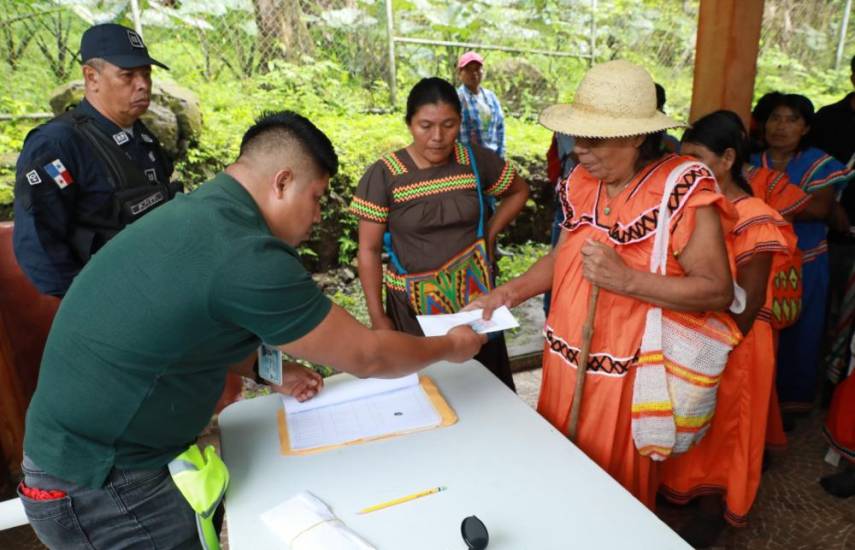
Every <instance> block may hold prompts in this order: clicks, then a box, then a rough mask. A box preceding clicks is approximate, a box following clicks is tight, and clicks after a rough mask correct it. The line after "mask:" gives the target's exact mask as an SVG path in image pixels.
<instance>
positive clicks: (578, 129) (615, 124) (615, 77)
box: [539, 59, 685, 138]
mask: <svg viewBox="0 0 855 550" xmlns="http://www.w3.org/2000/svg"><path fill="white" fill-rule="evenodd" d="M539 120H540V123H541V124H542V125H544V126H546V127H547V128H549V129H550V130H553V131H555V132H561V133H562V134H569V135H571V136H578V137H595V138H612V137H624V136H637V135H642V134H652V133H654V132H659V131H661V130H667V129H668V128H679V127H682V126H685V124H682V123H680V122H677V121H676V120H674V119H672V118H671V117H669V116H667V115H665V114H663V113H661V112H659V111H657V110H656V88H655V87H654V84H653V79H652V78H651V77H650V74H649V73H648V72H647V71H646V70H644V69H643V68H642V67H639V66H638V65H635V64H633V63H630V62H629V61H624V60H621V59H619V60H616V61H609V62H608V63H602V64H600V65H595V66H593V67H591V69H590V70H589V71H588V73H587V74H586V75H585V78H583V79H582V82H581V83H580V84H579V87H578V88H577V89H576V97H575V98H574V99H573V104H572V105H567V104H563V103H559V104H557V105H552V106H550V107H547V108H546V109H544V111H543V112H542V113H540V119H539Z"/></svg>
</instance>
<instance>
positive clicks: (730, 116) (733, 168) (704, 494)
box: [662, 111, 796, 548]
mask: <svg viewBox="0 0 855 550" xmlns="http://www.w3.org/2000/svg"><path fill="white" fill-rule="evenodd" d="M680 151H681V152H682V153H685V154H687V155H690V156H693V157H695V158H697V159H699V160H700V161H702V162H704V163H705V164H706V165H707V166H709V167H710V169H711V170H712V171H713V173H714V174H715V177H716V180H718V183H719V186H720V188H721V191H722V193H724V196H725V197H726V198H727V199H728V201H730V202H731V203H732V204H733V205H734V206H735V207H736V211H737V213H738V215H739V218H738V220H737V223H736V226H735V227H734V228H733V229H732V230H731V232H730V235H728V238H729V239H730V241H731V245H732V249H733V253H734V255H735V257H736V275H737V281H738V284H739V286H740V287H742V288H743V289H745V291H746V307H745V309H744V310H743V311H742V312H741V313H739V314H734V315H733V317H734V320H735V321H736V323H737V325H738V326H739V328H740V330H741V331H742V333H743V334H744V335H745V336H744V338H743V340H742V342H741V343H740V344H739V345H738V346H737V347H736V348H735V349H734V350H733V352H732V353H731V354H730V358H729V360H728V363H727V368H725V370H724V374H723V375H722V378H721V383H720V385H719V388H718V401H717V403H716V410H715V416H714V417H713V420H712V425H711V427H710V430H709V432H708V433H707V434H706V436H705V437H704V439H703V440H701V442H700V443H699V444H698V445H696V446H695V447H694V448H693V449H691V450H690V451H689V452H687V453H686V454H684V455H682V456H678V457H674V458H671V459H669V460H667V461H666V462H665V463H664V465H663V468H662V470H663V471H662V493H663V494H664V495H665V496H666V497H667V498H668V499H669V500H672V501H673V502H676V503H679V504H685V503H687V502H688V501H689V500H691V499H693V498H695V497H700V506H699V508H698V511H697V513H696V515H695V517H694V518H693V520H692V521H690V522H689V523H688V524H686V525H684V526H683V528H682V529H681V531H680V535H681V536H682V537H683V538H684V539H686V541H687V542H689V544H691V545H692V546H694V547H696V548H705V547H707V546H711V545H712V544H714V543H715V539H716V538H717V536H718V533H719V532H720V531H721V529H722V528H723V527H724V524H725V520H727V522H729V523H730V524H731V525H735V526H742V525H745V523H746V521H747V516H748V512H749V510H750V509H751V505H752V504H753V502H754V498H755V496H756V495H757V489H758V487H759V486H760V474H761V467H762V462H763V448H764V442H765V436H766V425H767V422H766V418H767V414H768V413H769V401H770V396H771V393H772V388H773V387H774V381H775V347H776V346H775V344H776V343H775V335H774V330H773V328H772V325H771V324H770V319H771V316H772V312H771V306H772V300H773V285H772V279H773V278H774V276H775V274H776V273H777V272H778V271H779V268H780V267H782V266H784V265H785V264H786V262H787V261H788V259H789V258H791V257H792V255H793V254H794V253H795V252H796V235H795V233H794V232H793V229H792V226H791V225H790V224H789V223H788V222H787V221H786V220H784V218H783V217H782V216H781V215H780V214H779V213H778V212H777V211H776V210H775V209H774V208H772V207H771V206H769V205H768V204H766V203H765V202H764V201H763V200H762V199H760V198H757V197H754V196H752V195H753V192H752V188H751V186H750V185H749V183H748V181H746V179H745V175H744V172H743V163H745V161H746V160H747V157H748V141H747V132H746V131H745V128H744V127H743V125H742V121H741V120H740V119H739V117H738V116H737V115H736V114H735V113H733V112H730V111H717V112H715V113H712V114H709V115H707V116H705V117H703V118H701V119H700V120H698V121H697V122H695V123H694V124H693V125H692V128H691V129H689V130H687V131H686V133H685V135H684V136H683V142H682V147H681V149H680Z"/></svg>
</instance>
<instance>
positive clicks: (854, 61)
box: [849, 55, 855, 74]
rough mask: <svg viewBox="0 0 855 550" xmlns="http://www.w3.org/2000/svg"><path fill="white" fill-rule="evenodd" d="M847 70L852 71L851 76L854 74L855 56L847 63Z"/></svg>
mask: <svg viewBox="0 0 855 550" xmlns="http://www.w3.org/2000/svg"><path fill="white" fill-rule="evenodd" d="M849 68H850V69H852V74H855V55H853V56H852V59H851V60H850V61H849Z"/></svg>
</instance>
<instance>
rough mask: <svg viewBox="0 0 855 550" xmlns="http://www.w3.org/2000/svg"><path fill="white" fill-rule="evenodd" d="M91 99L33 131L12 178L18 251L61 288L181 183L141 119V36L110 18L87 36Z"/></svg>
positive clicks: (145, 68) (41, 282)
mask: <svg viewBox="0 0 855 550" xmlns="http://www.w3.org/2000/svg"><path fill="white" fill-rule="evenodd" d="M80 53H81V58H82V61H83V79H84V84H85V99H83V101H81V102H80V104H79V105H77V107H75V108H74V109H72V110H70V111H68V112H66V113H64V114H62V115H60V116H58V117H57V118H54V119H53V120H51V121H49V122H47V123H45V124H43V125H41V126H39V127H37V128H35V129H34V130H33V131H31V132H30V133H29V135H27V138H26V140H25V141H24V148H23V150H22V151H21V155H20V157H19V158H18V164H17V167H16V168H17V170H16V180H15V206H14V209H15V228H14V246H15V256H16V257H17V260H18V263H19V264H20V266H21V268H22V269H23V271H24V273H26V275H27V276H28V277H29V279H30V280H31V281H32V282H33V283H34V284H35V286H36V287H37V288H38V289H39V290H40V291H41V292H43V293H45V294H50V295H54V296H60V297H61V296H63V295H65V292H66V291H67V290H68V287H69V286H70V285H71V281H72V280H73V279H74V277H75V275H77V273H78V272H79V271H80V270H81V269H82V268H83V266H84V264H85V263H86V262H87V261H88V260H89V258H90V257H91V255H92V254H94V253H95V252H97V251H98V249H99V248H101V247H102V246H103V245H104V244H105V243H106V242H107V241H108V240H109V239H110V238H111V237H113V235H115V234H116V233H118V232H119V231H120V230H121V229H122V228H124V227H125V226H126V225H127V224H129V223H132V222H134V221H135V220H137V219H139V218H140V217H141V216H143V215H145V214H147V213H148V212H151V211H152V210H153V209H154V208H156V207H158V206H160V205H161V204H163V203H165V202H166V201H168V200H169V199H171V198H172V197H174V196H175V193H176V192H180V186H179V185H177V184H174V183H170V177H171V175H172V169H173V166H172V162H171V161H170V160H169V159H168V158H167V157H166V155H165V154H164V152H163V151H162V149H161V147H160V144H159V143H158V141H157V138H156V137H155V136H154V134H152V133H151V131H149V130H148V128H146V127H145V125H144V124H143V123H142V122H141V121H140V120H139V118H140V116H142V114H143V113H145V112H146V110H147V109H148V106H149V101H150V99H151V66H152V65H157V66H159V67H162V68H164V69H168V68H167V67H166V66H165V65H163V64H162V63H160V62H158V61H155V60H154V59H152V58H151V57H150V56H149V54H148V49H147V48H146V46H145V44H144V43H143V41H142V38H141V37H140V36H139V34H137V33H136V32H134V31H133V30H131V29H128V28H126V27H123V26H121V25H116V24H113V23H108V24H102V25H95V26H93V27H91V28H89V29H88V30H86V32H84V33H83V37H82V38H81V43H80Z"/></svg>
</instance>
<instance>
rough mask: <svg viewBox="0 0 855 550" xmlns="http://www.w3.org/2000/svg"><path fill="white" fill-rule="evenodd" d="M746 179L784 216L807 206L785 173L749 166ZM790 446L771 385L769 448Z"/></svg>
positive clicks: (756, 192) (800, 192)
mask: <svg viewBox="0 0 855 550" xmlns="http://www.w3.org/2000/svg"><path fill="white" fill-rule="evenodd" d="M745 177H746V179H747V180H748V184H749V185H750V186H751V190H752V191H753V192H754V196H755V197H757V198H760V199H763V201H764V202H765V203H766V204H768V205H769V206H771V207H772V208H774V209H775V210H777V211H778V212H779V213H780V214H781V215H782V216H791V215H795V214H798V213H799V212H801V211H802V210H804V208H805V207H806V206H807V203H808V201H809V200H810V195H808V194H807V193H805V192H804V191H802V188H801V187H799V186H798V185H793V183H792V182H791V181H790V178H789V177H787V174H786V173H784V172H779V171H777V170H772V169H771V168H766V167H764V166H748V167H746V169H745ZM774 333H775V354H776V355H777V350H778V340H777V338H778V331H774ZM786 446H787V435H786V434H785V433H784V422H783V420H782V419H781V404H780V402H779V401H778V391H777V389H776V387H775V386H774V385H773V386H772V396H771V398H770V399H769V415H768V425H767V427H766V448H767V449H769V450H777V451H781V450H783V449H784V448H785V447H786Z"/></svg>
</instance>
